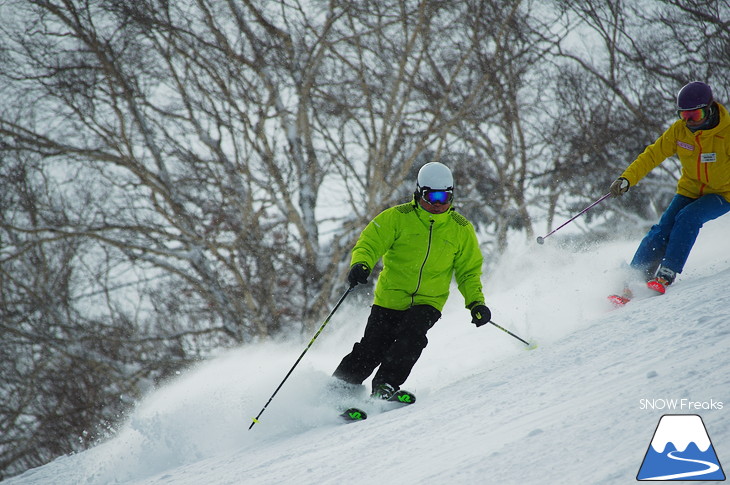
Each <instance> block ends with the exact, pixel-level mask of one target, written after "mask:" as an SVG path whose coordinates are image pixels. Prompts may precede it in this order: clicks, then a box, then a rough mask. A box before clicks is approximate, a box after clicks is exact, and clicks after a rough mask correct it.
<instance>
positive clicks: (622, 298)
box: [607, 280, 666, 308]
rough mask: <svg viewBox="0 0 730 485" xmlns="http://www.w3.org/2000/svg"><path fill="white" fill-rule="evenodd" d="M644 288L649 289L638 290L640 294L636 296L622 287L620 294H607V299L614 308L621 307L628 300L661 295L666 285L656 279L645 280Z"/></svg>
mask: <svg viewBox="0 0 730 485" xmlns="http://www.w3.org/2000/svg"><path fill="white" fill-rule="evenodd" d="M646 288H647V289H648V290H649V291H646V290H644V291H640V293H641V294H640V295H637V296H636V297H635V296H634V294H633V292H632V291H631V290H630V289H629V288H624V291H623V292H622V293H621V294H620V295H619V294H615V295H608V297H607V299H608V301H609V302H610V303H611V305H613V307H614V308H621V307H623V306H625V305H626V304H627V303H629V302H630V301H634V300H643V299H644V298H649V297H652V296H658V295H663V294H664V293H665V292H666V287H665V286H664V285H662V284H661V283H659V282H658V281H656V280H649V281H647V283H646Z"/></svg>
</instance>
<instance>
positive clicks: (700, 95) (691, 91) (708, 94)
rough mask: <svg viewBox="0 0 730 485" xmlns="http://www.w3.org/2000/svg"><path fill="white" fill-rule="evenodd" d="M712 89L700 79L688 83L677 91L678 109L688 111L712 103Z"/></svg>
mask: <svg viewBox="0 0 730 485" xmlns="http://www.w3.org/2000/svg"><path fill="white" fill-rule="evenodd" d="M712 99H713V98H712V89H710V86H708V85H707V84H705V83H703V82H700V81H693V82H691V83H689V84H686V85H685V86H684V87H683V88H682V89H680V90H679V93H677V109H678V110H680V111H688V110H693V109H699V108H704V107H705V106H709V105H710V103H712Z"/></svg>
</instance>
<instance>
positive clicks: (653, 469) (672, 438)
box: [636, 414, 725, 481]
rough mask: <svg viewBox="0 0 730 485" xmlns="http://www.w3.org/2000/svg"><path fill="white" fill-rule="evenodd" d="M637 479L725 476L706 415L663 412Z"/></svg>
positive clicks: (682, 478) (717, 478) (700, 478)
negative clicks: (708, 432)
mask: <svg viewBox="0 0 730 485" xmlns="http://www.w3.org/2000/svg"><path fill="white" fill-rule="evenodd" d="M636 479H637V480H640V481H643V480H655V481H662V480H687V481H723V480H725V473H724V472H723V470H722V466H721V465H720V461H719V460H718V459H717V454H715V448H714V447H713V446H712V442H711V441H710V435H708V434H707V429H706V428H705V423H704V422H702V418H701V417H699V416H698V415H696V414H665V415H664V416H662V417H661V419H659V424H658V425H657V428H656V431H654V437H653V438H652V439H651V443H650V444H649V448H648V449H647V450H646V455H645V456H644V461H643V463H642V464H641V468H640V469H639V473H638V474H637V475H636Z"/></svg>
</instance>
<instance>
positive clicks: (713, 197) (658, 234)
mask: <svg viewBox="0 0 730 485" xmlns="http://www.w3.org/2000/svg"><path fill="white" fill-rule="evenodd" d="M728 212H730V202H728V201H727V200H725V198H724V197H722V196H720V195H717V194H707V195H703V196H702V197H700V198H699V199H693V198H691V197H685V196H684V195H679V194H677V195H675V196H674V198H673V199H672V201H671V202H670V203H669V206H668V207H667V209H666V210H665V211H664V214H662V217H661V218H660V219H659V222H658V223H657V224H655V225H653V226H652V228H651V229H649V232H648V233H647V234H646V236H644V239H643V240H642V241H641V243H640V244H639V248H638V249H637V250H636V254H634V259H633V260H632V261H631V267H632V268H635V269H638V270H641V271H644V272H645V273H646V275H647V277H648V278H651V277H653V276H654V273H655V272H656V270H657V268H658V267H659V266H660V265H661V266H664V267H667V268H669V269H671V270H673V271H675V272H677V273H681V272H682V270H683V269H684V264H685V263H686V262H687V258H688V257H689V253H690V251H691V250H692V246H694V243H695V240H696V239H697V235H698V234H699V232H700V228H701V227H702V226H703V225H704V223H705V222H707V221H711V220H713V219H717V218H718V217H720V216H722V215H724V214H726V213H728Z"/></svg>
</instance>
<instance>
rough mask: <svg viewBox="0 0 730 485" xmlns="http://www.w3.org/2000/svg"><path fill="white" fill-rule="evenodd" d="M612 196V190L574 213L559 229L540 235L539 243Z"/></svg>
mask: <svg viewBox="0 0 730 485" xmlns="http://www.w3.org/2000/svg"><path fill="white" fill-rule="evenodd" d="M610 196H611V192H609V193H607V194H606V195H604V196H603V197H601V198H600V199H598V200H597V201H595V202H594V203H592V204H591V205H589V206H588V207H586V208H585V209H583V210H582V211H580V212H579V213H577V214H576V215H574V216H573V217H571V218H570V219H568V220H567V221H565V222H564V223H563V225H562V226H560V227H558V228H557V229H553V230H552V231H551V232H550V233H549V234H546V235H545V236H542V237H538V238H537V244H543V243H544V242H545V238H547V237H549V236H551V235H553V234H554V233H556V232H558V230H559V229H562V228H563V227H565V226H567V225H568V224H569V223H571V222H573V221H574V220H575V219H577V218H578V217H580V216H582V215H583V214H585V213H586V212H588V211H589V210H590V209H592V208H593V207H595V206H597V205H598V204H600V203H601V202H603V201H604V200H606V199H608V198H609V197H610Z"/></svg>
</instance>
